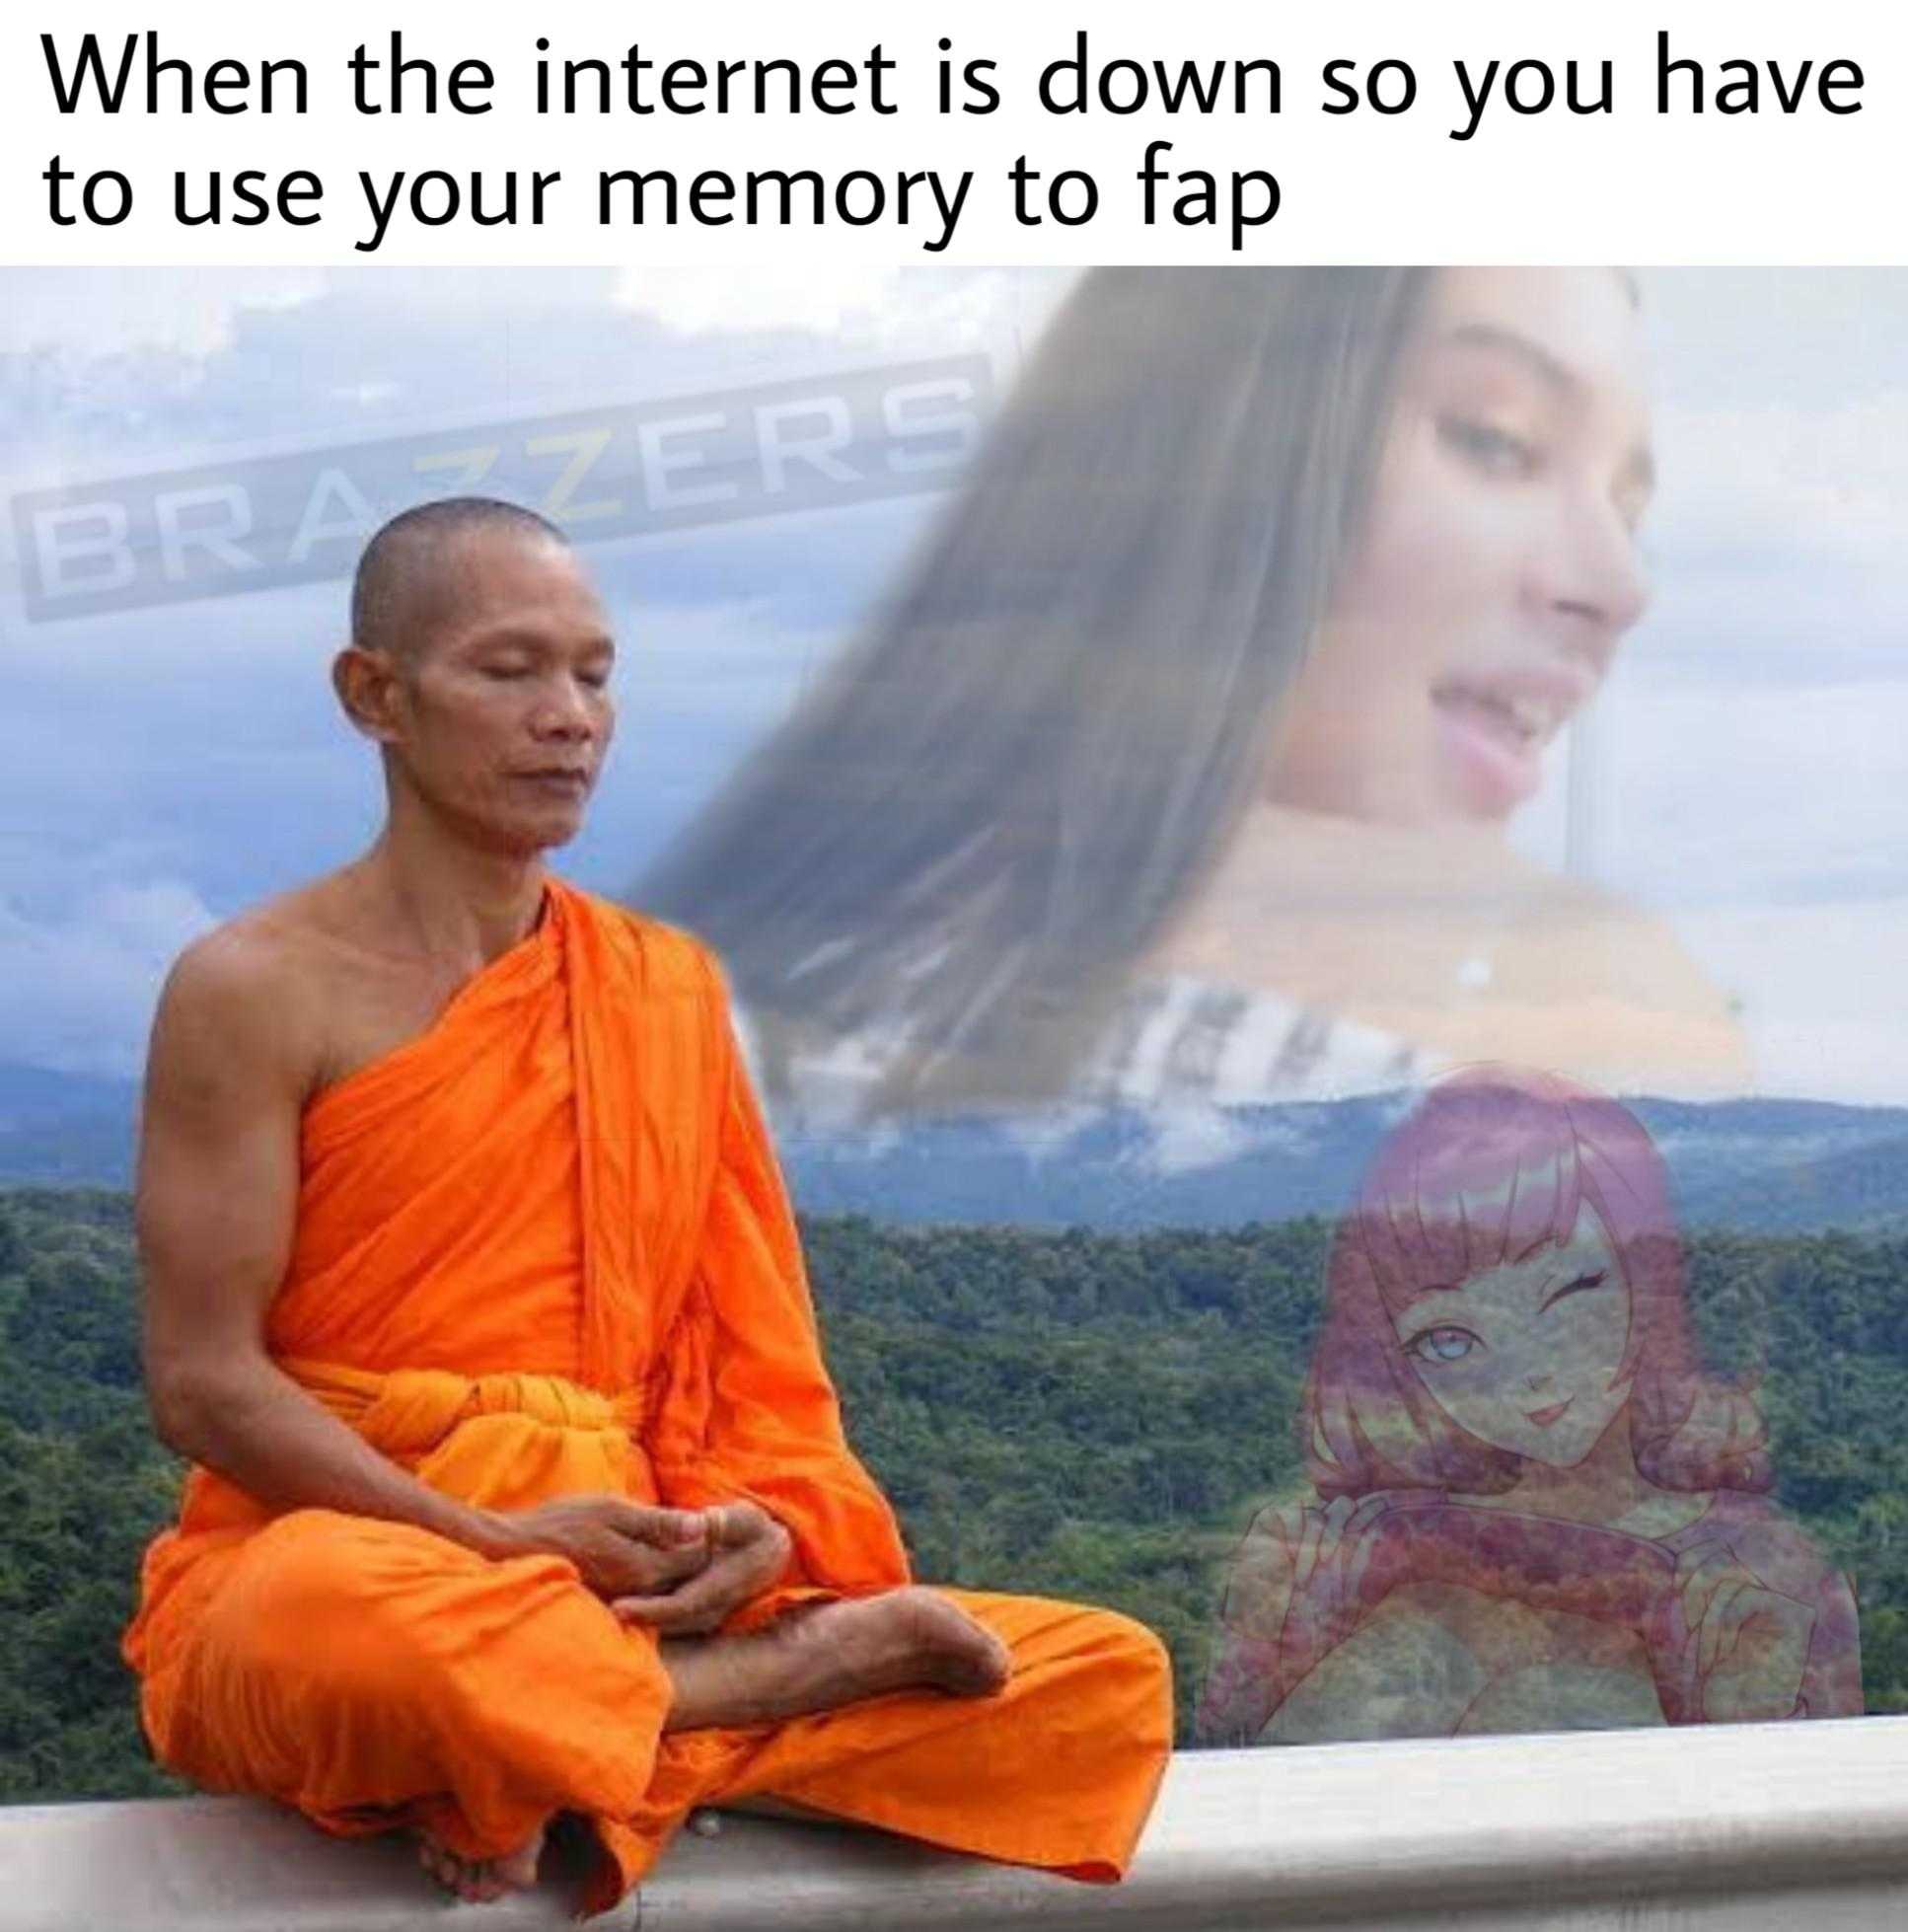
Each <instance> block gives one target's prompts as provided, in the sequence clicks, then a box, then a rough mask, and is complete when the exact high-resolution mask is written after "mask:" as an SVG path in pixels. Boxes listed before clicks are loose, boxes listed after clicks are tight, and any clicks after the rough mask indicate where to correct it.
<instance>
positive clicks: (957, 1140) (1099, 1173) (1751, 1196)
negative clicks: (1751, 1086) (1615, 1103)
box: [780, 1094, 1908, 1232]
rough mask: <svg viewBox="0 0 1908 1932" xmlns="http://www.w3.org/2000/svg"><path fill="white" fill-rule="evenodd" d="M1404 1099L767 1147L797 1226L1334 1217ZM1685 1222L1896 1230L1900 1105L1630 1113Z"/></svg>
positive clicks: (972, 1125) (846, 1137) (997, 1120)
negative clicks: (803, 1218)
mask: <svg viewBox="0 0 1908 1932" xmlns="http://www.w3.org/2000/svg"><path fill="white" fill-rule="evenodd" d="M1405 1098H1406V1096H1404V1095H1403V1094H1383V1095H1377V1096H1371V1097H1360V1098H1354V1099H1347V1100H1336V1101H1316V1102H1297V1103H1290V1104H1285V1105H1274V1106H1257V1107H1233V1108H1223V1109H1221V1108H1213V1107H1188V1108H1184V1109H1169V1110H1163V1111H1157V1112H1149V1113H1139V1112H1135V1111H1131V1110H1122V1109H1103V1110H1097V1111H1093V1112H1081V1113H1077V1114H1074V1115H1071V1116H1068V1117H1065V1118H1058V1119H1056V1118H1050V1119H1047V1120H1040V1119H1035V1118H1031V1117H1024V1118H1016V1117H1013V1116H1006V1115H1003V1116H994V1117H984V1116H966V1117H960V1118H954V1119H948V1120H931V1121H917V1122H910V1123H908V1124H906V1125H903V1126H895V1125H883V1126H880V1127H877V1128H872V1129H867V1130H863V1131H861V1132H860V1133H847V1132H842V1131H839V1130H838V1131H834V1132H815V1131H804V1130H802V1129H800V1128H797V1129H796V1130H794V1131H792V1132H787V1133H784V1134H783V1135H782V1136H781V1141H780V1145H781V1149H782V1158H783V1162H784V1164H785V1165H786V1167H787V1168H788V1170H789V1174H790V1179H791V1183H792V1185H793V1188H794V1191H795V1195H796V1199H797V1200H798V1202H799V1203H800V1205H801V1207H802V1208H803V1209H804V1210H805V1211H806V1212H808V1213H810V1214H816V1215H832V1214H860V1215H866V1216H869V1217H870V1218H872V1219H875V1220H880V1221H891V1222H902V1223H935V1222H976V1221H987V1222H1001V1223H1007V1224H1011V1225H1013V1226H1030V1227H1040V1226H1076V1225H1077V1226H1089V1227H1100V1228H1108V1229H1134V1228H1142V1227H1158V1226H1204V1227H1231V1226H1242V1225H1244V1224H1245V1223H1248V1222H1253V1221H1286V1220H1291V1219H1295V1218H1297V1217H1299V1216H1303V1215H1326V1216H1330V1215H1336V1214H1338V1213H1339V1212H1340V1211H1341V1210H1342V1209H1343V1208H1344V1206H1345V1204H1346V1203H1347V1201H1349V1200H1350V1198H1351V1196H1352V1193H1353V1191H1354V1190H1355V1189H1356V1187H1357V1186H1358V1178H1359V1175H1360V1174H1361V1172H1362V1171H1363V1168H1364V1164H1365V1162H1366V1160H1367V1159H1368V1158H1369V1157H1370V1155H1371V1153H1372V1152H1373V1150H1374V1149H1375V1148H1376V1146H1377V1144H1378V1142H1379V1140H1380V1139H1381V1137H1382V1136H1383V1134H1384V1132H1385V1130H1386V1129H1387V1128H1388V1127H1389V1126H1390V1125H1391V1123H1392V1122H1393V1121H1395V1120H1396V1119H1397V1117H1398V1115H1399V1113H1400V1111H1401V1109H1402V1107H1403V1106H1404V1104H1405ZM1627 1104H1628V1105H1629V1106H1630V1107H1631V1108H1632V1109H1633V1110H1634V1111H1635V1113H1636V1114H1637V1115H1638V1117H1639V1118H1640V1119H1641V1120H1642V1121H1643V1122H1644V1124H1645V1125H1646V1126H1647V1127H1648V1128H1649V1129H1650V1131H1651V1134H1652V1135H1653V1136H1654V1138H1655V1141H1656V1145H1657V1147H1658V1148H1659V1149H1660V1150H1661V1152H1662V1154H1663V1158H1664V1161H1665V1163H1666V1164H1667V1165H1668V1167H1669V1170H1670V1174H1671V1178H1672V1181H1673V1183H1674V1185H1675V1190H1676V1196H1677V1200H1678V1204H1679V1209H1680V1213H1681V1215H1682V1218H1683V1220H1684V1221H1685V1222H1686V1223H1687V1224H1688V1225H1690V1226H1730V1227H1735V1228H1739V1229H1742V1230H1745V1231H1749V1230H1759V1231H1766V1232H1775V1231H1781V1230H1797V1231H1800V1230H1807V1229H1814V1228H1824V1227H1845V1228H1854V1229H1863V1230H1867V1231H1871V1232H1873V1231H1886V1230H1893V1229H1899V1228H1905V1227H1908V1108H1894V1107H1844V1106H1836V1105H1831V1104H1828V1103H1824V1102H1816V1101H1800V1100H1769V1099H1748V1100H1730V1101H1720V1102H1709V1103H1694V1102H1685V1101H1675V1100H1660V1099H1650V1098H1635V1099H1631V1100H1630V1101H1628V1102H1627Z"/></svg>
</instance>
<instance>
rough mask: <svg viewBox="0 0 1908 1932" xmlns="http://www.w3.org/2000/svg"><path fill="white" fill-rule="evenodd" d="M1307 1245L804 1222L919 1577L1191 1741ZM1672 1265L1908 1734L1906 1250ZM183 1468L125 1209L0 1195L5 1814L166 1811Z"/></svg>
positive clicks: (853, 1414)
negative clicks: (145, 1713) (1139, 1628)
mask: <svg viewBox="0 0 1908 1932" xmlns="http://www.w3.org/2000/svg"><path fill="white" fill-rule="evenodd" d="M1328 1231H1329V1230H1328V1228H1327V1226H1326V1225H1325V1224H1324V1223H1322V1222H1319V1221H1316V1220H1300V1221H1289V1222H1280V1223H1270V1224H1264V1225H1258V1226H1245V1227H1240V1228H1230V1229H1226V1230H1224V1231H1204V1230H1200V1229H1197V1228H1170V1229H1160V1230H1155V1231H1150V1232H1145V1233H1137V1234H1107V1233H1095V1232H1088V1231H1085V1230H1080V1229H1074V1230H1070V1231H1064V1232H1044V1231H1042V1232H1035V1231H1030V1230H1026V1229H1014V1228H1004V1227H978V1226H977V1227H959V1226H950V1227H932V1228H896V1227H890V1226H881V1225H877V1224H876V1223H873V1222H871V1221H868V1220H865V1219H861V1218H858V1217H840V1218H826V1219H811V1220H809V1221H807V1222H805V1224H804V1226H803V1234H804V1239H805V1241H806V1245H807V1252H808V1256H809V1266H810V1272H811V1279H812V1283H813V1288H814V1294H815V1300H816V1304H817V1308H818V1311H819V1315H820V1319H821V1322H822V1326H823V1330H824V1334H825V1337H826V1341H827V1346H828V1352H829V1359H830V1363H831V1367H832V1369H833V1372H834V1375H835V1377H836V1380H837V1383H838V1385H839V1387H840V1389H841V1392H842V1398H843V1404H844V1410H845V1413H846V1416H847V1419H848V1426H849V1431H850V1434H851V1436H852V1439H853V1441H854V1444H855V1447H856V1449H858V1450H859V1452H860V1453H861V1455H862V1456H863V1458H864V1459H865V1460H866V1461H867V1463H868V1464H869V1466H870V1467H871V1468H872V1469H873V1470H874V1472H875V1473H876V1475H877V1476H878V1477H879V1478H880V1479H881V1481H882V1482H883V1484H884V1485H885V1486H886V1488H887V1490H888V1493H889V1494H890V1496H891V1497H892V1498H893V1499H894V1501H895V1503H896V1506H897V1508H898V1510H899V1511H900V1514H901V1517H902V1520H903V1523H904V1525H905V1527H906V1530H907V1534H908V1538H909V1542H910V1545H911V1549H912V1553H913V1556H914V1558H915V1562H916V1566H917V1571H918V1572H919V1574H920V1575H921V1576H922V1577H924V1578H925V1579H927V1580H929V1581H946V1582H959V1583H962V1584H965V1585H968V1586H971V1587H974V1588H979V1589H998V1590H1013V1591H1020V1592H1029V1593H1035V1594H1040V1595H1048V1596H1060V1597H1069V1598H1078V1599H1083V1600H1088V1601H1093V1602H1099V1603H1105V1604H1109V1605H1112V1606H1114V1607H1116V1608H1119V1609H1122V1610H1125V1611H1127V1612H1129V1613H1130V1614H1132V1615H1134V1616H1137V1617H1138V1618H1139V1619H1140V1620H1141V1621H1143V1622H1145V1623H1147V1624H1149V1625H1151V1626H1152V1627H1153V1628H1154V1629H1156V1630H1157V1631H1159V1633H1160V1634H1161V1635H1162V1636H1163V1637H1164V1638H1165V1639H1166V1641H1167V1643H1168V1645H1169V1646H1170V1648H1171V1650H1172V1653H1173V1658H1174V1663H1175V1672H1176V1676H1177V1688H1178V1692H1179V1699H1180V1712H1181V1731H1182V1740H1184V1737H1185V1734H1186V1731H1187V1728H1188V1725H1189V1719H1190V1712H1191V1706H1192V1701H1193V1695H1194V1692H1195V1689H1196V1687H1197V1685H1198V1682H1199V1679H1200V1675H1201V1672H1202V1671H1203V1668H1204V1664H1205V1659H1206V1649H1207V1643H1208V1640H1209V1631H1210V1628H1211V1617H1212V1611H1213V1607H1214V1603H1215V1600H1216V1595H1217V1591H1218V1586H1219V1578H1220V1575H1221V1573H1222V1571H1223V1567H1224V1564H1225V1561H1226V1559H1227V1557H1228V1556H1229V1554H1230V1553H1231V1551H1232V1550H1233V1548H1234V1547H1235V1546H1236V1543H1237V1539H1238V1536H1239V1534H1240V1531H1241V1530H1242V1528H1243V1527H1244V1525H1245V1523H1246V1522H1247V1520H1248V1519H1249V1517H1250V1516H1251V1514H1252V1512H1253V1510H1254V1509H1255V1508H1256V1507H1258V1506H1259V1505H1260V1504H1262V1503H1264V1502H1266V1501H1269V1500H1284V1499H1299V1498H1302V1497H1303V1496H1304V1495H1305V1494H1306V1490H1305V1484H1304V1479H1303V1476H1302V1473H1301V1469H1300V1463H1299V1458H1298V1454H1297V1451H1296V1448H1295V1446H1294V1443H1293V1440H1292V1433H1291V1418H1292V1414H1293V1410H1294V1406H1295V1403H1296V1400H1297V1395H1298V1390H1299V1386H1300V1383H1301V1381H1302V1378H1303V1374H1304V1368H1305V1363H1306V1361H1307V1358H1308V1354H1309V1351H1310V1347H1311V1343H1312V1338H1313V1334H1314V1331H1315V1328H1316V1325H1317V1321H1318V1316H1319V1284H1320V1278H1321V1271H1322V1264H1323V1260H1324V1254H1325V1246H1326V1240H1327V1236H1328ZM1689 1246H1690V1271H1691V1276H1690V1280H1691V1300H1692V1304H1693V1306H1694V1308H1695V1310H1696V1315H1697V1320H1698V1325H1699V1329H1700V1331H1701V1336H1702V1341H1703V1345H1704V1349H1705V1352H1706V1356H1707V1358H1708V1360H1709V1362H1710V1364H1711V1366H1712V1367H1714V1368H1716V1369H1717V1370H1719V1371H1722V1372H1727V1373H1732V1374H1750V1375H1757V1376H1759V1377H1760V1397H1761V1402H1762V1406H1763V1409H1764V1413H1765V1415H1766V1416H1767V1419H1768V1421H1769V1424H1770V1428H1771V1434H1772V1443H1773V1449H1774V1453H1775V1462H1776V1468H1777V1472H1778V1479H1779V1481H1778V1494H1779V1497H1780V1500H1781V1501H1782V1502H1783V1503H1784V1504H1785V1505H1786V1506H1787V1507H1788V1508H1789V1509H1790V1510H1791V1511H1793V1512H1794V1513H1795V1514H1796V1515H1797V1516H1798V1517H1799V1518H1800V1519H1801V1521H1802V1522H1803V1523H1806V1525H1807V1526H1808V1527H1809V1529H1810V1530H1811V1531H1812V1532H1813V1533H1814V1535H1815V1536H1816V1538H1817V1539H1818V1541H1819V1542H1820V1543H1821V1545H1822V1547H1823V1548H1824V1550H1825V1551H1826V1552H1827V1553H1828V1554H1829V1555H1830V1556H1831V1557H1832V1559H1833V1560H1834V1561H1836V1562H1837V1563H1839V1564H1841V1565H1843V1566H1845V1567H1847V1568H1848V1569H1849V1570H1850V1572H1851V1573H1852V1574H1853V1576H1854V1578H1855V1580H1856V1585H1857V1589H1858V1593H1859V1596H1860V1599H1861V1622H1862V1641H1863V1674H1864V1689H1865V1696H1866V1701H1867V1707H1868V1709H1869V1710H1870V1711H1871V1712H1877V1711H1904V1710H1908V1239H1904V1238H1899V1237H1892V1236H1891V1237H1886V1238H1870V1237H1863V1236H1857V1235H1853V1234H1843V1233H1815V1234H1754V1235H1750V1234H1740V1233H1732V1232H1728V1231H1724V1230H1708V1231H1703V1232H1699V1233H1697V1234H1695V1235H1693V1236H1692V1237H1691V1240H1690V1244H1689ZM180 1474H181V1469H180V1465H179V1464H178V1462H177V1461H176V1459H175V1458H173V1457H172V1456H171V1455H170V1454H169V1453H168V1452H167V1451H166V1450H164V1449H161V1448H160V1447H159V1445H158V1444H157V1443H156V1442H155V1441H154V1439H153V1437H152V1434H151V1430H150V1428H149V1425H148V1422H147V1418H146V1411H145V1403H144V1398H143V1395H142V1393H141V1389H140V1380H139V1352H138V1321H137V1294H136V1268H135V1261H134V1254H133V1244H132V1226H131V1208H130V1203H129V1201H128V1200H127V1198H126V1197H125V1196H124V1195H122V1194H118V1193H111V1192H107V1191H100V1190H93V1191H89V1190H61V1189H50V1188H48V1189H17V1190H12V1191H8V1192H0V1657H4V1658H5V1659H6V1661H7V1662H6V1669H5V1671H4V1673H0V1801H7V1802H15V1803H20V1802H39V1803H46V1802H51V1801H54V1800H65V1799H79V1798H104V1797H115V1796H132V1795H140V1794H152V1793H158V1792H165V1791H170V1790H174V1789H177V1788H178V1787H177V1786H176V1785H175V1784H174V1783H173V1781H172V1780H171V1779H169V1778H168V1777H167V1776H166V1775H165V1774H164V1773H162V1772H160V1771H159V1770H157V1769H156V1768H155V1767H154V1766H153V1764H152V1763H151V1761H150V1759H149V1756H148V1754H147V1751H146V1749H145V1746H144V1745H143V1742H142V1740H141V1738H140V1735H139V1731H138V1726H137V1722H136V1718H135V1716H134V1708H133V1684H132V1680H131V1677H130V1675H129V1673H128V1672H126V1670H125V1668H124V1667H123V1665H122V1664H121V1663H120V1661H119V1658H118V1653H117V1639H118V1633H119V1631H120V1629H121V1628H122V1626H123V1624H124V1622H125V1619H126V1617H127V1615H128V1614H129V1611H130V1605H131V1600H132V1589H133V1582H134V1578H135V1575H136V1572H137V1568H138V1562H139V1556H140V1552H141V1550H142V1549H143V1547H144V1545H145V1543H146V1541H147V1539H148V1538H149V1537H150V1536H151V1535H152V1533H153V1532H154V1530H155V1529H156V1528H158V1527H159V1526H160V1525H161V1524H162V1523H164V1522H165V1521H166V1519H167V1517H168V1516H169V1514H170V1512H171V1509H172V1507H173V1502H174V1497H175V1492H176V1489H177V1485H178V1481H179V1478H180Z"/></svg>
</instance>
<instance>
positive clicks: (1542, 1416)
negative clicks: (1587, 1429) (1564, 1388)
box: [1524, 1395, 1577, 1429]
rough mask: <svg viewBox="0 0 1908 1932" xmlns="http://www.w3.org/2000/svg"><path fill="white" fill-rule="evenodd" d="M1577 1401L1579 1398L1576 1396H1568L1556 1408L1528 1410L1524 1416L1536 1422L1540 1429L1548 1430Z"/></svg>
mask: <svg viewBox="0 0 1908 1932" xmlns="http://www.w3.org/2000/svg"><path fill="white" fill-rule="evenodd" d="M1576 1400H1577V1397H1576V1396H1575V1395H1567V1396H1565V1398H1564V1399H1563V1401H1561V1402H1559V1403H1558V1404H1557V1405H1556V1407H1555V1408H1550V1409H1526V1410H1525V1411H1524V1415H1525V1417H1526V1419H1527V1420H1529V1421H1531V1422H1534V1423H1535V1424H1536V1425H1537V1427H1538V1428H1539V1429H1548V1428H1549V1427H1550V1425H1551V1424H1552V1423H1553V1422H1556V1421H1558V1420H1559V1419H1560V1418H1561V1417H1562V1416H1563V1413H1564V1411H1565V1410H1566V1409H1568V1408H1569V1407H1570V1405H1571V1404H1572V1403H1573V1402H1575V1401H1576Z"/></svg>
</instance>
